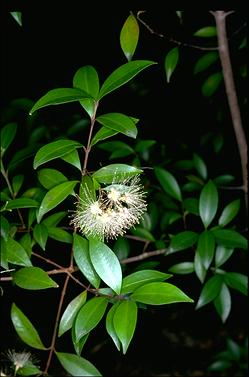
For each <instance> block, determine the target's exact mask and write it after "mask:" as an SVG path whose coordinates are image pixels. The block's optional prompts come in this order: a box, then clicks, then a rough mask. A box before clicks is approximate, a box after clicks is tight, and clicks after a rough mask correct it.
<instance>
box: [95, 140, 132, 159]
mask: <svg viewBox="0 0 249 377" xmlns="http://www.w3.org/2000/svg"><path fill="white" fill-rule="evenodd" d="M98 147H99V148H100V149H103V150H106V151H109V152H111V155H110V157H109V159H112V158H119V157H126V156H129V155H131V154H133V153H134V151H133V149H132V148H131V147H130V146H129V145H128V144H126V143H124V142H123V141H107V142H105V143H101V144H100V145H99V146H98Z"/></svg>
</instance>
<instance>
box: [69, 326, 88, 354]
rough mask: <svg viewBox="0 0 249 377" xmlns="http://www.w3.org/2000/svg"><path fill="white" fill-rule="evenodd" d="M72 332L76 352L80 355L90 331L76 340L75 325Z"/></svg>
mask: <svg viewBox="0 0 249 377" xmlns="http://www.w3.org/2000/svg"><path fill="white" fill-rule="evenodd" d="M71 332H72V341H73V345H74V349H75V352H76V353H77V355H79V356H80V355H81V352H82V349H83V347H84V345H85V343H86V341H87V339H88V336H89V335H90V333H87V334H86V335H84V336H83V337H82V338H81V339H80V340H79V341H76V335H75V331H74V327H72V331H71Z"/></svg>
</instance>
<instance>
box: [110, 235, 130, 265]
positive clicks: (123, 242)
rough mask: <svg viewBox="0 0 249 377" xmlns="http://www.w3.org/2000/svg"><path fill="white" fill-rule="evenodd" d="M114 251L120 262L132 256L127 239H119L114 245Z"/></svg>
mask: <svg viewBox="0 0 249 377" xmlns="http://www.w3.org/2000/svg"><path fill="white" fill-rule="evenodd" d="M113 251H114V253H115V254H116V255H117V257H118V259H119V260H122V259H125V258H127V257H128V255H129V254H130V243H129V241H128V240H127V238H125V237H119V238H118V239H117V240H116V241H115V242H114V245H113Z"/></svg>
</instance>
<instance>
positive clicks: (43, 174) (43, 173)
mask: <svg viewBox="0 0 249 377" xmlns="http://www.w3.org/2000/svg"><path fill="white" fill-rule="evenodd" d="M37 178H38V180H39V182H40V183H41V185H42V186H43V187H45V188H46V189H47V190H50V189H51V188H53V187H55V186H57V185H58V184H60V183H63V182H66V181H67V180H68V179H67V177H65V175H64V174H62V173H61V172H60V171H58V170H56V169H41V170H39V171H38V173H37Z"/></svg>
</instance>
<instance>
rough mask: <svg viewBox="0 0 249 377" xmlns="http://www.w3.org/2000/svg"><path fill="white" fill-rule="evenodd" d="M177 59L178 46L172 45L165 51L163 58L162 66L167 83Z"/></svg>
mask: <svg viewBox="0 0 249 377" xmlns="http://www.w3.org/2000/svg"><path fill="white" fill-rule="evenodd" d="M178 60H179V49H178V47H174V48H172V50H170V51H169V52H168V53H167V55H166V57H165V60H164V68H165V72H166V77H167V83H169V82H170V78H171V75H172V73H173V72H174V70H175V69H176V66H177V63H178Z"/></svg>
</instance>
